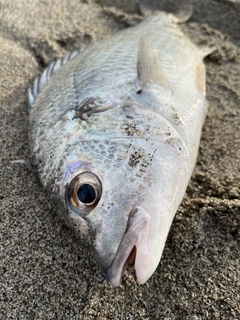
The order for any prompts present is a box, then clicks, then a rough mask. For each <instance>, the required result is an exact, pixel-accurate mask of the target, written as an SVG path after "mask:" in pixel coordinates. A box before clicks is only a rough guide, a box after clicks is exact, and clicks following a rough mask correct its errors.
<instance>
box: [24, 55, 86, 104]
mask: <svg viewBox="0 0 240 320" xmlns="http://www.w3.org/2000/svg"><path fill="white" fill-rule="evenodd" d="M80 51H82V50H74V51H73V52H68V53H67V55H66V56H65V57H63V58H59V59H57V60H56V61H53V62H51V63H50V65H49V66H48V67H47V68H46V69H45V70H44V71H43V73H42V74H41V75H39V76H37V77H36V78H35V79H34V82H33V87H32V89H31V88H29V90H28V105H29V109H31V108H32V107H33V105H34V103H35V100H36V98H37V96H38V94H39V92H41V91H42V89H43V87H44V86H45V84H46V83H47V82H48V80H49V79H50V78H51V77H52V75H53V74H55V73H56V72H57V71H58V70H59V69H60V68H61V67H62V66H63V65H64V64H65V63H66V62H67V61H69V60H71V59H73V58H74V57H75V56H76V55H77V54H78V53H79V52H80Z"/></svg>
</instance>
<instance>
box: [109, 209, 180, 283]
mask: <svg viewBox="0 0 240 320" xmlns="http://www.w3.org/2000/svg"><path fill="white" fill-rule="evenodd" d="M148 207H149V205H148ZM150 207H151V208H150ZM150 207H149V208H148V211H149V212H150V213H149V212H148V211H147V210H146V208H145V204H141V205H138V206H135V207H134V208H133V210H132V211H131V213H130V216H129V221H128V227H127V231H126V232H125V234H124V237H123V239H122V241H121V243H120V245H119V248H118V252H117V254H116V257H115V259H114V260H113V262H112V264H111V266H110V267H109V268H108V269H107V271H106V273H105V275H106V279H107V280H108V281H109V282H110V283H111V284H112V285H113V286H119V285H120V284H121V279H122V276H123V274H124V272H125V270H126V269H127V266H128V263H129V262H131V260H133V259H134V256H135V264H134V267H135V272H136V279H137V283H138V284H140V285H141V284H144V283H145V282H146V281H147V280H148V279H149V278H150V277H151V275H152V274H153V273H154V271H155V270H156V268H157V266H158V264H159V261H160V259H161V256H162V252H163V249H164V245H165V242H166V239H167V235H168V232H169V229H170V226H171V223H172V219H173V217H174V213H175V212H174V213H173V214H165V215H163V214H161V209H160V208H161V207H160V206H155V208H153V207H152V206H150ZM149 209H150V210H149ZM157 216H158V217H159V216H160V219H159V218H158V219H156V218H157Z"/></svg>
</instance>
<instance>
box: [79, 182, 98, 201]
mask: <svg viewBox="0 0 240 320" xmlns="http://www.w3.org/2000/svg"><path fill="white" fill-rule="evenodd" d="M77 195H78V199H79V200H80V201H81V202H83V203H91V202H93V201H94V200H95V198H96V192H95V189H94V188H93V187H92V186H91V185H90V184H82V185H81V186H80V187H79V188H78V192H77Z"/></svg>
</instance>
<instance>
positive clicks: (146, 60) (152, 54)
mask: <svg viewBox="0 0 240 320" xmlns="http://www.w3.org/2000/svg"><path fill="white" fill-rule="evenodd" d="M137 77H138V88H137V93H141V92H142V90H143V88H144V86H145V85H146V84H147V83H150V82H155V83H159V84H160V85H161V86H164V87H167V79H166V72H165V70H164V68H163V67H162V65H161V63H160V61H159V58H158V54H157V51H156V50H154V49H152V48H151V47H150V45H149V44H148V43H147V41H146V39H145V38H144V37H141V39H140V41H139V47H138V59H137Z"/></svg>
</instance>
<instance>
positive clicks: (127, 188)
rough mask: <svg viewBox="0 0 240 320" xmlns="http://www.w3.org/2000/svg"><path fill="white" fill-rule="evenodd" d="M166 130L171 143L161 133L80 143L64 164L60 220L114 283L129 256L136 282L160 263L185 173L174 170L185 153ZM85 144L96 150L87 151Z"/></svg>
mask: <svg viewBox="0 0 240 320" xmlns="http://www.w3.org/2000/svg"><path fill="white" fill-rule="evenodd" d="M154 117H155V118H156V116H154ZM159 121H160V120H159V119H154V120H153V125H152V131H153V132H155V133H154V134H155V135H156V134H157V133H156V128H155V127H154V123H155V122H156V123H158V124H159ZM162 127H163V126H162ZM166 130H168V131H169V130H170V129H169V127H168V128H167V129H166ZM150 131H151V130H150ZM173 131H174V130H173ZM170 134H171V143H169V135H165V134H164V133H162V136H161V137H162V138H159V137H158V139H155V138H154V137H152V138H151V139H142V138H141V139H139V137H135V136H134V137H133V138H132V139H131V141H130V142H129V140H127V139H123V140H121V139H120V141H110V140H106V141H104V143H103V142H102V141H97V140H95V141H94V144H92V146H90V145H89V143H90V142H89V141H88V143H87V145H85V146H84V145H83V144H84V143H82V142H81V146H79V150H78V148H74V150H75V151H74V152H75V155H74V156H73V155H71V156H69V158H68V159H67V160H66V162H65V164H64V167H65V168H67V169H65V173H64V178H63V179H62V185H61V190H62V199H63V201H64V206H65V209H66V210H65V213H64V214H65V220H67V221H68V223H69V224H70V225H71V226H72V227H73V228H74V229H75V230H76V231H77V232H78V233H81V234H82V235H84V237H85V238H87V239H88V243H89V244H90V245H91V248H92V249H93V250H92V252H93V255H94V258H95V260H96V261H97V263H98V264H99V265H100V267H101V268H102V270H103V271H104V273H105V275H106V279H107V280H108V281H109V282H111V283H112V285H114V286H118V285H120V283H121V278H122V275H123V273H124V272H125V270H126V268H127V266H128V264H129V262H130V261H131V260H133V259H134V258H135V271H136V277H137V282H138V283H139V284H143V283H145V282H146V281H147V280H148V278H149V277H150V276H151V275H152V274H153V272H154V271H155V269H156V268H157V265H158V263H159V261H160V258H161V255H162V251H163V248H164V245H165V241H166V238H167V234H168V231H169V229H170V226H171V223H172V220H173V217H174V214H175V212H176V210H177V207H178V205H179V203H180V202H181V199H182V196H183V194H184V192H185V189H181V183H182V180H183V179H185V178H186V176H185V174H186V173H185V171H184V170H182V169H180V168H182V167H184V166H183V165H182V162H183V161H184V154H185V153H184V152H182V153H180V151H179V150H180V149H181V148H182V149H184V146H183V144H182V141H181V139H180V138H179V137H177V136H176V137H174V134H175V133H174V132H171V133H170ZM90 144H91V143H90ZM86 148H92V150H93V149H94V148H95V149H98V150H96V153H94V152H93V151H92V153H91V155H90V152H88V149H86ZM103 149H104V150H103ZM76 150H78V151H76ZM100 150H101V151H100ZM106 150H108V153H107V155H106V154H105V151H106ZM73 158H75V159H76V160H74V161H73V160H72V159H73ZM79 159H81V160H79ZM185 160H186V159H185ZM186 171H187V170H186Z"/></svg>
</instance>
